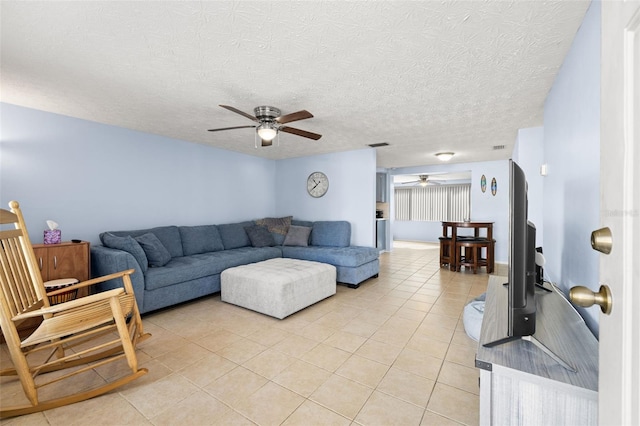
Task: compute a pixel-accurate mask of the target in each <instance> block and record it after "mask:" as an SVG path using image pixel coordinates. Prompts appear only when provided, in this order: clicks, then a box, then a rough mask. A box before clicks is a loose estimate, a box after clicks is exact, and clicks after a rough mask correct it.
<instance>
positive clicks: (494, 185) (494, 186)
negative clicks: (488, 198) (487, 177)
mask: <svg viewBox="0 0 640 426" xmlns="http://www.w3.org/2000/svg"><path fill="white" fill-rule="evenodd" d="M496 192H498V181H497V180H496V178H493V179H491V194H492V195H496Z"/></svg>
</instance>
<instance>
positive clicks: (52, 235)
mask: <svg viewBox="0 0 640 426" xmlns="http://www.w3.org/2000/svg"><path fill="white" fill-rule="evenodd" d="M61 242H62V232H61V231H60V230H59V229H46V230H45V231H44V243H45V244H60V243H61Z"/></svg>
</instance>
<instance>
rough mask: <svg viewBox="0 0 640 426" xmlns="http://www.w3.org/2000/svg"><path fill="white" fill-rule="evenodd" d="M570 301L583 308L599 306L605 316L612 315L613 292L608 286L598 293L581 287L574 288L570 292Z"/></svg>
mask: <svg viewBox="0 0 640 426" xmlns="http://www.w3.org/2000/svg"><path fill="white" fill-rule="evenodd" d="M569 299H571V301H572V302H573V303H575V304H576V305H578V306H582V307H583V308H588V307H590V306H593V305H599V306H600V310H601V311H602V313H603V314H607V315H609V314H610V313H611V307H612V306H611V305H612V303H613V298H612V297H611V290H610V289H609V286H607V285H601V286H600V291H598V292H597V293H594V292H593V291H592V290H591V289H589V288H587V287H583V286H581V285H579V286H577V287H572V288H571V290H569Z"/></svg>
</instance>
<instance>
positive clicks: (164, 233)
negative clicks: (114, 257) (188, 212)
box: [111, 226, 184, 257]
mask: <svg viewBox="0 0 640 426" xmlns="http://www.w3.org/2000/svg"><path fill="white" fill-rule="evenodd" d="M149 232H150V233H152V234H154V235H155V236H156V237H158V239H159V240H160V242H161V243H162V245H163V246H165V248H166V249H167V251H168V252H169V254H170V255H171V257H181V256H184V254H183V252H182V240H181V239H180V231H179V230H178V227H177V226H159V227H157V228H151V229H138V230H135V231H113V232H111V234H114V235H117V236H119V237H125V236H127V235H131V236H132V237H133V238H135V237H139V236H140V235H144V234H147V233H149Z"/></svg>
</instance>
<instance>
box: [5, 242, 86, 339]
mask: <svg viewBox="0 0 640 426" xmlns="http://www.w3.org/2000/svg"><path fill="white" fill-rule="evenodd" d="M33 251H34V253H35V255H36V260H37V261H38V266H39V267H40V273H41V274H42V281H45V282H46V281H52V280H57V279H61V278H75V279H77V280H78V281H87V280H88V279H89V278H91V261H90V259H91V257H90V250H89V242H88V241H81V242H79V243H72V242H71V241H65V242H62V243H60V244H33ZM88 291H89V290H88V289H87V288H86V287H85V288H83V289H80V290H79V291H78V297H81V296H86V295H87V294H88ZM41 321H42V318H31V319H29V320H26V321H25V322H24V323H22V324H21V325H20V327H19V332H20V335H21V336H22V334H23V333H27V332H28V333H31V332H32V331H33V330H35V329H36V327H37V326H38V325H39V324H40V322H41ZM1 340H2V341H4V338H2V339H1Z"/></svg>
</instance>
